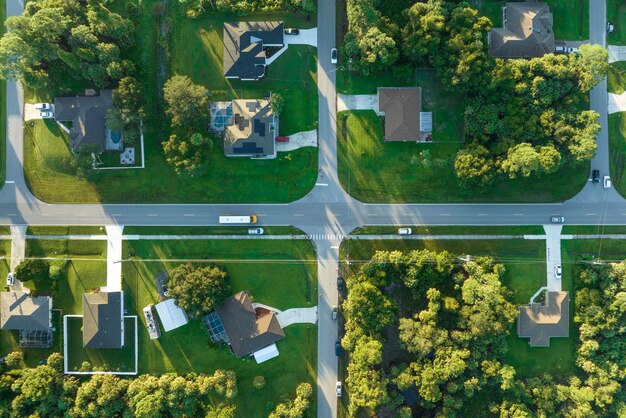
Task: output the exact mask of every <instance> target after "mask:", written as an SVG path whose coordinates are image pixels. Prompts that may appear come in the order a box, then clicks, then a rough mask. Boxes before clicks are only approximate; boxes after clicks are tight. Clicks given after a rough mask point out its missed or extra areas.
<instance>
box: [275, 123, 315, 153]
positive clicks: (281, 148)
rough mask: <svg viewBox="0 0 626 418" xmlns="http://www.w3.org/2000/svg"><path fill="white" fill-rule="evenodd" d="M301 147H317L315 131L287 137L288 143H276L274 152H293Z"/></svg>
mask: <svg viewBox="0 0 626 418" xmlns="http://www.w3.org/2000/svg"><path fill="white" fill-rule="evenodd" d="M302 147H317V129H313V130H312V131H305V132H298V133H295V134H293V135H289V142H277V143H276V151H277V152H286V151H293V150H295V149H298V148H302Z"/></svg>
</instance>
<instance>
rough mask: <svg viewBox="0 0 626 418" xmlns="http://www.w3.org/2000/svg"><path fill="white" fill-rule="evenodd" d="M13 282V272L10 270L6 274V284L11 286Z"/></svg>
mask: <svg viewBox="0 0 626 418" xmlns="http://www.w3.org/2000/svg"><path fill="white" fill-rule="evenodd" d="M14 284H15V273H13V272H10V273H9V274H7V286H13V285H14Z"/></svg>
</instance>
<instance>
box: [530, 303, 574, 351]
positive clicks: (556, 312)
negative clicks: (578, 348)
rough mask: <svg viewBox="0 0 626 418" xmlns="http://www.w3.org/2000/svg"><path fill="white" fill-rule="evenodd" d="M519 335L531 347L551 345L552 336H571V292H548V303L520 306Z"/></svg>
mask: <svg viewBox="0 0 626 418" xmlns="http://www.w3.org/2000/svg"><path fill="white" fill-rule="evenodd" d="M517 335H518V336H519V337H522V338H530V341H529V344H530V346H531V347H549V346H550V338H553V337H569V293H568V292H546V303H545V305H541V304H539V303H532V304H531V305H530V306H520V307H519V316H518V317H517Z"/></svg>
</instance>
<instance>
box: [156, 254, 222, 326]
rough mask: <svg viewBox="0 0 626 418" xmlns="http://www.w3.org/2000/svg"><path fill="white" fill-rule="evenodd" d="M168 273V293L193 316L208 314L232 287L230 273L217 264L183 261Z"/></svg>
mask: <svg viewBox="0 0 626 418" xmlns="http://www.w3.org/2000/svg"><path fill="white" fill-rule="evenodd" d="M168 276H169V279H168V282H167V291H168V296H170V297H172V298H174V299H176V304H177V305H178V306H180V307H181V308H183V309H184V310H185V311H186V312H187V315H188V316H189V317H190V318H200V317H202V316H204V315H207V314H209V313H210V312H211V311H213V310H214V309H215V307H216V305H217V304H218V303H219V302H221V301H222V299H224V297H226V296H227V294H228V291H229V289H230V285H229V283H228V275H227V274H226V272H225V271H224V270H222V269H220V268H219V267H217V266H214V265H208V266H198V267H195V266H193V265H191V264H181V265H179V266H178V267H174V268H173V269H172V270H170V271H169V272H168Z"/></svg>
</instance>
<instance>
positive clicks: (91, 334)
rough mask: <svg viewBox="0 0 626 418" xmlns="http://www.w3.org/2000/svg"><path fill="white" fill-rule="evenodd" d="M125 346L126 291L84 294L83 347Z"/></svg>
mask: <svg viewBox="0 0 626 418" xmlns="http://www.w3.org/2000/svg"><path fill="white" fill-rule="evenodd" d="M123 346H124V292H104V291H100V292H98V293H85V294H83V347H86V348H122V347H123Z"/></svg>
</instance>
